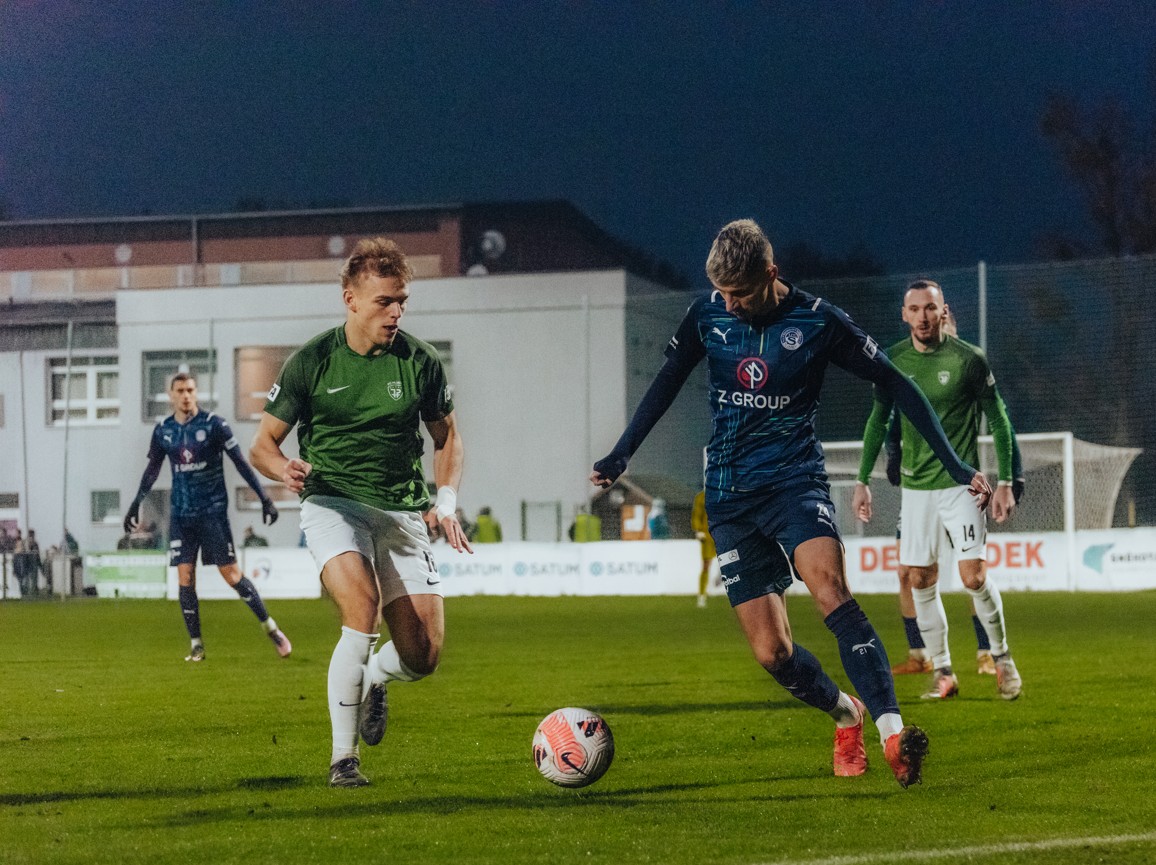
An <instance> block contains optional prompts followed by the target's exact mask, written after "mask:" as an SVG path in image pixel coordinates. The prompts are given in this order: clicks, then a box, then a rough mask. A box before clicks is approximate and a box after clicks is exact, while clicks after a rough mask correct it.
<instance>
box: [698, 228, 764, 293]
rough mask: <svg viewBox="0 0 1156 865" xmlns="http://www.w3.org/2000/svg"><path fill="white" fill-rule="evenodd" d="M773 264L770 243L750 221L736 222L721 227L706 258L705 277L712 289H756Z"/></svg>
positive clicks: (761, 231)
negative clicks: (721, 287)
mask: <svg viewBox="0 0 1156 865" xmlns="http://www.w3.org/2000/svg"><path fill="white" fill-rule="evenodd" d="M773 262H774V251H773V250H772V249H771V242H770V241H769V240H767V236H766V235H765V234H763V230H762V229H761V228H759V226H758V223H756V222H755V221H754V220H753V219H736V220H735V221H734V222H728V223H727V224H726V225H724V226H723V227H722V229H721V230H720V231H719V233H718V235H717V236H716V237H715V239H714V243H713V244H711V248H710V254H709V255H708V256H707V257H706V275H707V278H709V279H710V281H711V283H712V284H714V285H720V286H723V287H725V288H733V289H738V290H740V291H741V290H746V289H755V288H758V287H759V286H760V285H761V284H762V283H763V282H765V281H766V278H767V265H768V264H771V263H773Z"/></svg>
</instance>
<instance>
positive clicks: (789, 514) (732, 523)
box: [707, 478, 842, 607]
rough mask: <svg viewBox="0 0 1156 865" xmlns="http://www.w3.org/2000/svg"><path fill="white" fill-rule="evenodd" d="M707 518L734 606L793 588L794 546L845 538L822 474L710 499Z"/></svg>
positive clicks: (724, 582) (725, 585)
mask: <svg viewBox="0 0 1156 865" xmlns="http://www.w3.org/2000/svg"><path fill="white" fill-rule="evenodd" d="M707 520H708V522H709V523H710V534H711V537H712V538H714V542H715V547H716V548H717V549H718V562H719V566H720V567H721V569H722V583H723V588H725V589H726V592H727V599H728V600H729V601H730V602H731V606H732V607H737V606H738V605H739V604H742V603H744V602H746V601H750V600H752V599H754V598H761V597H763V596H764V595H769V594H771V593H772V592H774V593H775V594H777V595H781V594H782V593H783V592H785V591H786V590H787V589H788V588H790V586H791V583H792V582H793V581H794V578H795V548H796V547H798V546H799V544H801V543H803V542H804V541H809V540H811V538H834V539H835V540H837V541H839V543H840V544H841V543H842V539H841V538H840V536H839V529H838V528H837V527H836V526H835V505H834V504H833V503H832V502H831V488H830V487H829V486H828V485H827V483H826V482H825V481H822V480H818V479H810V478H808V479H804V480H801V481H797V482H795V483H792V484H790V485H788V486H785V487H782V488H779V489H772V490H767V491H765V492H757V493H751V494H749V495H744V496H742V497H741V498H738V499H734V500H731V501H728V502H723V503H719V504H713V505H712V504H708V505H707Z"/></svg>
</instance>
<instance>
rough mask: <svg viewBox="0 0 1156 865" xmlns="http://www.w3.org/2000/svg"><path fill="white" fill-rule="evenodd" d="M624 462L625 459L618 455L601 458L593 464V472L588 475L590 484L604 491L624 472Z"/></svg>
mask: <svg viewBox="0 0 1156 865" xmlns="http://www.w3.org/2000/svg"><path fill="white" fill-rule="evenodd" d="M626 462H627V460H626V457H623V456H619V455H618V454H610V455H609V456H606V457H603V458H602V459H600V460H599V461H598V462H596V463H594V471H593V472H591V473H590V483H592V484H594V486H596V487H602V489H606V488H607V487H609V486H611V485H612V484H613V483H614V482H615V481H616V480H618V478H619V477H620V476H621V475H622V473H623V472H624V471H626Z"/></svg>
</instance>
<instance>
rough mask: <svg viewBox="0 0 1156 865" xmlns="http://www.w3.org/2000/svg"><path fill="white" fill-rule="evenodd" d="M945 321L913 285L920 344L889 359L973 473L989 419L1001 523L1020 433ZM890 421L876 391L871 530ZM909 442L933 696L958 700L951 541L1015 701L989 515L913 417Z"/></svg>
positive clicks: (867, 454) (906, 472)
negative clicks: (876, 470) (950, 618)
mask: <svg viewBox="0 0 1156 865" xmlns="http://www.w3.org/2000/svg"><path fill="white" fill-rule="evenodd" d="M946 312H947V305H946V303H945V302H944V299H943V289H942V288H941V287H940V286H939V285H938V284H937V283H935V282H932V281H931V280H926V279H920V280H916V281H915V282H913V283H911V284H910V285H909V286H908V287H907V292H906V294H905V296H904V304H903V320H904V322H905V323H906V324H907V325H908V327H909V328H910V330H911V335H910V337H909V338H908V339H904V340H902V341H900V342H898V343H896V344H895V345H893V346H891V348H889V349H888V350H887V354H888V356H889V357H890V358H891V360H892V362H893V363H894V364H895V365H896V366H897V367H898V368H899V369H900V370H902V371H903V372H905V373H907V374H908V375H909V376H911V378H912V379H914V381H915V383H916V384H918V385H919V387H920V389H921V390H922V391H923V392H924V394H925V395H926V396H927V398H928V400H929V401H930V402H931V405H932V407H933V408H934V409H935V412H936V414H937V415H938V416H939V420H940V423H941V424H942V425H943V428H944V432H946V433H947V437H948V439H949V440H950V441H951V444H952V446H953V447H954V448H955V449H956V452H957V453H959V455H960V456H961V458H963V459H964V460H967V461H969V462H971V463H972V464H978V460H979V425H980V419H981V416H982V415H986V416H987V419H988V423H989V425H990V426H991V432H992V438H993V440H994V442H995V449H996V457H997V461H998V463H999V486H998V487H997V489H996V493H995V495H994V496H993V498H992V515H993V516H994V517H995V520H996V522H1003V521H1004V520H1006V519H1007V518H1008V517H1009V516H1010V515H1011V513H1012V511H1013V510H1014V509H1015V497H1014V496H1013V494H1012V433H1011V425H1010V423H1009V422H1008V419H1007V413H1006V411H1005V410H1004V407H1003V401H1002V400H1001V399H1000V397H999V392H998V390H997V389H996V386H995V376H994V375H993V374H992V372H991V369H990V367H989V366H988V363H987V358H986V357H985V356H984V354H983V352H982V351H980V350H979V349H978V348H976V347H975V346H973V345H970V344H969V343H966V342H964V341H963V340H961V339H959V338H958V337H955V336H949V335H948V334H946V333H945V332H944V330H943V324H944V318H945V314H946ZM890 412H891V401H890V399H889V398H888V396H887V395H886V394H884V393H880V392H879V390H878V389H876V393H875V405H874V408H873V409H872V412H871V416H870V417H869V418H868V420H867V426H866V429H865V430H864V433H863V458H862V462H861V463H860V467H859V483H857V484H856V485H855V493H854V496H853V498H852V510H853V511H854V512H855V514H856V516H857V517H858V518H859V519H860V520H862V521H863V522H868V521H869V520H870V519H871V490H870V487H869V486H868V485H867V484H868V483H869V481H870V476H871V469H872V467H873V466H874V464H875V458H876V457H877V456H878V454H879V448H880V447H881V446H882V444H883V441H884V438H885V437H886V434H887V418H888V417H889V415H890ZM901 438H902V445H901V447H902V461H901V466H900V476H901V478H902V487H903V494H902V495H903V498H902V506H901V511H900V514H901V516H900V519H901V521H902V525H903V540H902V543H901V544H900V551H899V559H900V564H901V565H904V566H906V567H907V570H908V574H909V576H910V579H911V585H912V595H913V597H914V600H915V610H916V618H917V620H918V623H919V630H920V633H921V635H922V636H923V638H924V642H925V643H926V644H927V650H928V653H929V654H930V655H931V660H932V665H933V667H934V669H935V672H934V673H933V680H932V687H931V689H930V690H929V691H928V693H927V694H925V696H926V697H931V698H947V697H952V696H955V695H956V694H957V693H958V692H959V681H958V679H957V678H956V676H955V674H954V672H953V671H952V668H951V654H950V652H949V650H948V646H947V616H946V613H945V612H944V609H943V601H942V600H941V598H940V596H939V585H938V582H939V572H938V568H937V565H936V561H937V559H938V551H939V545H940V543H941V542H943V539H944V538H946V539H947V541H948V542H950V543H951V545H952V547H953V549H954V552H955V555H956V561H957V563H958V568H959V575H960V578H961V579H962V581H963V584H964V587H965V588H966V589H967V591H968V593H969V594H970V595H971V597H972V600H973V601H974V603H975V607H976V610H977V612H978V613H979V617H980V620H981V622H982V623H983V625H984V629H985V630H986V631H987V635H988V639H989V641H990V643H991V652H992V656H993V658H994V660H995V666H996V683H997V687H998V689H999V693H1000V696H1002V697H1003V698H1004V699H1006V700H1014V699H1015V698H1016V697H1018V696H1019V694H1020V690H1021V688H1022V681H1021V678H1020V675H1019V671H1018V670H1017V669H1016V665H1015V661H1013V660H1012V657H1011V654H1010V652H1009V650H1008V646H1007V637H1006V630H1005V626H1004V615H1003V601H1002V599H1001V598H1000V594H999V589H998V588H997V587H996V585H995V583H994V581H993V580H991V579H989V578H988V575H987V563H986V561H985V558H984V557H985V555H986V547H987V526H986V522H985V515H984V514H983V513H982V512H980V511H978V510H977V509H976V508H975V507H974V506H973V505H972V503H971V502H970V501H968V497H967V496H966V488H964V487H960V486H959V485H958V484H956V483H955V481H953V480H952V479H951V478H950V477H949V476H948V475H947V474H946V473H945V472H943V471H942V467H941V466H940V465H939V462H938V461H937V460H936V459H935V457H934V454H932V452H931V450H930V448H929V446H928V445H927V443H926V441H924V439H923V438H922V437H921V436H920V435H919V433H918V432H917V431H916V430H915V428H914V427H913V426H912V425H911V424H910V423H909V422H908V420H907V419H906V418H903V426H902V433H901Z"/></svg>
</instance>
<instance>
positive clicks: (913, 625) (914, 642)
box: [903, 616, 927, 649]
mask: <svg viewBox="0 0 1156 865" xmlns="http://www.w3.org/2000/svg"><path fill="white" fill-rule="evenodd" d="M903 630H904V631H905V632H906V633H907V645H908V646H910V647H911V648H913V649H926V648H927V644H926V643H925V642H923V635H922V634H921V633H919V621H918V620H917V619H914V618H912V619H909V618H907V616H904V617H903Z"/></svg>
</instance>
